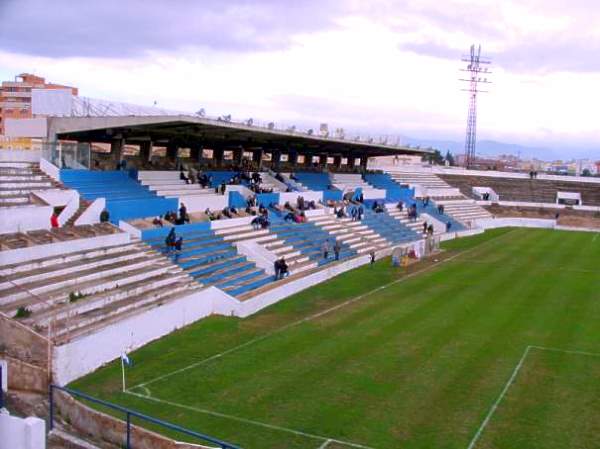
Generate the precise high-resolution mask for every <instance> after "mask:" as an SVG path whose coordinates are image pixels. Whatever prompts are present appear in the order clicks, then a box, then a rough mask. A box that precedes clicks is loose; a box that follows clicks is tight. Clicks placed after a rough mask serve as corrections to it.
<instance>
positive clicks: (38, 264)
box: [0, 242, 148, 276]
mask: <svg viewBox="0 0 600 449" xmlns="http://www.w3.org/2000/svg"><path fill="white" fill-rule="evenodd" d="M144 248H148V247H147V246H146V245H141V244H140V243H137V242H136V243H130V244H127V245H115V246H105V247H101V248H98V249H94V250H83V251H77V252H73V253H69V254H65V255H64V256H62V257H61V256H58V257H57V256H53V257H45V258H41V259H35V260H32V261H28V262H23V263H18V264H10V265H3V266H1V267H0V276H11V275H14V274H16V273H23V272H27V271H33V270H40V269H43V268H45V267H50V266H52V265H56V264H61V263H70V262H73V261H78V260H86V259H90V258H95V257H101V256H105V255H110V254H118V253H120V252H124V251H130V250H133V249H136V250H143V249H144Z"/></svg>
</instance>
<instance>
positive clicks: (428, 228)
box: [427, 224, 433, 235]
mask: <svg viewBox="0 0 600 449" xmlns="http://www.w3.org/2000/svg"><path fill="white" fill-rule="evenodd" d="M427 234H429V235H433V225H432V224H430V225H429V226H428V227H427Z"/></svg>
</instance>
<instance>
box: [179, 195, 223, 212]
mask: <svg viewBox="0 0 600 449" xmlns="http://www.w3.org/2000/svg"><path fill="white" fill-rule="evenodd" d="M181 203H184V204H185V207H186V208H187V211H188V213H193V212H204V211H205V210H206V208H209V209H210V210H211V211H213V212H215V211H217V212H218V211H220V210H223V208H225V207H227V205H228V204H229V195H227V194H225V195H217V194H205V195H196V196H185V195H183V196H180V197H179V205H181Z"/></svg>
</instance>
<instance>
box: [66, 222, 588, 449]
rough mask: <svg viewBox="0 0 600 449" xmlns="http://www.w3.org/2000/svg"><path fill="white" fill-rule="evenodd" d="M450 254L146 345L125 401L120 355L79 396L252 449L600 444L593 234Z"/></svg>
mask: <svg viewBox="0 0 600 449" xmlns="http://www.w3.org/2000/svg"><path fill="white" fill-rule="evenodd" d="M443 247H444V249H445V251H444V253H443V254H442V255H440V257H439V258H438V262H436V263H434V262H433V261H426V262H421V263H419V264H417V265H415V266H413V267H411V269H410V272H411V273H410V274H407V273H406V271H404V270H405V269H398V268H393V267H391V264H390V261H389V260H382V261H379V262H378V263H377V264H376V265H375V266H373V267H369V266H365V267H362V268H359V269H357V270H354V271H352V272H348V273H345V274H343V275H341V276H339V277H337V278H335V279H333V280H331V281H329V282H327V283H324V284H321V285H318V286H316V287H314V288H311V289H309V290H306V291H304V292H302V293H300V294H297V295H294V296H293V297H291V298H289V299H287V300H285V301H283V302H281V303H279V304H277V305H275V306H272V307H270V308H269V309H267V310H264V311H262V312H261V313H259V314H257V315H255V316H252V317H250V318H247V319H244V320H240V319H236V318H228V317H211V318H209V319H206V320H203V321H201V322H199V323H197V324H195V325H192V326H189V327H188V328H186V329H183V330H181V331H178V332H176V333H174V334H172V335H170V336H168V337H166V338H163V339H161V340H160V341H157V342H155V343H152V344H150V345H148V346H146V347H144V348H142V349H140V350H138V351H136V352H134V353H133V354H131V357H132V358H133V360H134V361H135V365H134V367H132V368H131V369H129V370H128V371H127V383H128V389H129V392H128V393H123V392H121V370H120V364H119V363H118V362H114V363H112V364H110V365H108V366H106V367H104V368H102V369H100V370H98V371H97V372H95V373H93V374H91V375H89V376H87V377H85V378H84V379H81V380H79V381H77V382H76V383H74V384H73V385H72V387H73V388H76V389H80V390H82V391H85V392H87V393H90V394H92V395H95V396H98V397H101V398H104V399H108V400H110V401H114V402H116V403H119V404H122V405H126V406H128V407H132V408H135V409H137V410H140V411H142V412H144V413H147V414H151V415H153V416H157V417H160V418H162V419H165V420H168V421H172V422H175V423H178V424H181V425H183V426H186V427H188V428H191V429H194V430H197V431H199V432H204V433H207V434H210V435H213V436H215V437H217V438H221V439H224V440H227V441H230V442H232V443H237V444H239V445H240V446H241V447H243V448H244V449H276V448H277V449H300V448H302V449H306V448H309V449H318V448H326V449H344V448H350V447H365V448H376V449H398V448H406V449H409V448H422V449H434V448H435V449H438V448H447V449H450V448H451V449H468V448H469V449H475V448H476V449H484V448H486V449H490V448H498V449H499V448H503V449H504V448H505V449H520V448H523V449H536V448H544V449H554V448H556V449H559V448H560V449H564V448H580V449H583V448H586V449H589V448H596V447H600V443H599V436H598V435H600V237H597V234H591V233H571V232H559V231H550V230H529V229H517V230H506V229H501V230H493V231H488V232H487V233H485V234H484V235H479V236H475V237H471V238H465V239H460V240H455V241H452V242H448V243H446V244H444V245H443ZM384 286H385V288H383V287H384ZM380 287H382V288H380ZM375 289H377V290H375ZM374 290H375V291H374ZM352 298H354V299H352ZM332 308H333V310H331V309H332ZM321 312H325V313H321ZM240 345H241V346H240ZM217 354H222V355H221V356H219V357H215V355H217ZM179 439H183V438H181V437H180V438H179Z"/></svg>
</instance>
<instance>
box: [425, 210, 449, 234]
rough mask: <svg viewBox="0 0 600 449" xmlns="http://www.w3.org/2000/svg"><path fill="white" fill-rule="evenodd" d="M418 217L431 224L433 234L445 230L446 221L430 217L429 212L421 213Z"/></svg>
mask: <svg viewBox="0 0 600 449" xmlns="http://www.w3.org/2000/svg"><path fill="white" fill-rule="evenodd" d="M420 218H421V219H423V220H425V221H426V222H427V224H428V225H430V224H431V225H433V233H434V234H443V233H445V232H446V223H443V222H441V221H440V220H438V219H437V218H435V217H432V216H431V215H429V214H421V215H420Z"/></svg>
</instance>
